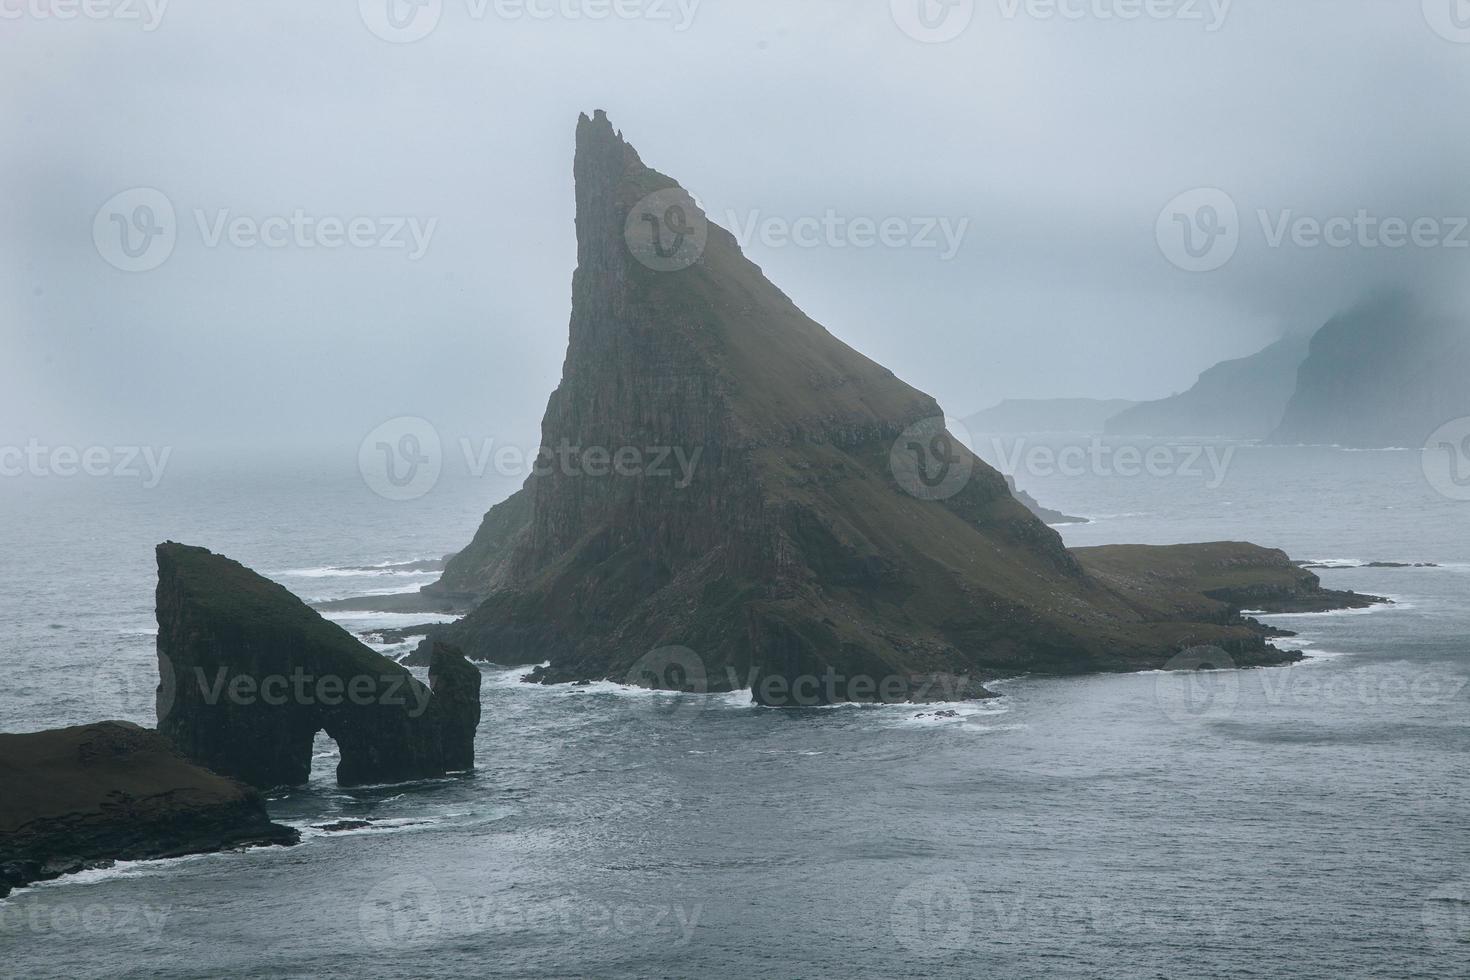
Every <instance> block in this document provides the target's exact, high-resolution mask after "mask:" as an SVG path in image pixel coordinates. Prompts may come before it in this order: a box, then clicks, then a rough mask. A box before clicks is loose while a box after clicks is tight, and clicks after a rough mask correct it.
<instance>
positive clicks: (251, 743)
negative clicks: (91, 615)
mask: <svg viewBox="0 0 1470 980" xmlns="http://www.w3.org/2000/svg"><path fill="white" fill-rule="evenodd" d="M157 600H158V664H159V673H160V676H161V678H162V683H161V684H160V687H159V699H158V728H159V731H161V732H162V733H163V734H165V735H166V736H168V738H169V739H171V740H172V741H173V742H174V744H176V745H177V746H178V747H179V748H180V749H181V750H183V752H184V753H185V754H186V755H188V756H189V757H190V758H191V759H194V760H196V761H198V762H200V763H201V764H203V765H206V766H209V767H210V768H211V769H214V770H215V771H217V772H221V773H224V774H226V775H229V776H233V777H236V778H238V779H241V780H243V781H245V782H247V783H249V784H251V785H253V786H260V787H269V786H280V785H288V786H289V785H298V784H301V783H304V782H306V780H307V777H308V775H309V773H310V771H311V753H312V742H313V739H314V738H315V736H316V733H317V732H319V731H325V732H326V733H327V734H328V735H330V736H331V737H332V738H333V739H334V740H335V741H336V743H337V747H338V749H339V750H340V753H341V762H340V763H339V765H338V766H337V781H338V782H339V783H341V784H342V785H345V786H352V785H362V784H365V783H391V782H401V781H404V780H410V779H422V778H427V777H434V776H442V775H444V774H445V773H446V772H450V771H456V770H463V769H469V768H472V767H473V765H474V734H475V728H476V726H477V725H478V724H479V718H480V704H479V691H480V672H479V670H478V669H477V668H476V667H474V666H473V665H472V664H469V663H466V662H465V661H464V659H463V658H462V657H461V656H460V655H459V654H458V653H457V652H455V651H453V650H452V649H451V648H449V647H444V646H441V647H440V648H439V651H438V654H437V657H436V661H435V668H434V669H433V670H432V671H431V673H430V686H429V687H425V686H424V685H423V684H422V683H420V682H419V681H418V680H417V679H416V678H415V677H414V676H413V675H412V674H411V673H410V672H409V671H408V670H406V669H405V668H403V667H401V666H399V665H398V664H396V663H394V662H393V661H392V660H389V659H388V658H387V657H384V656H381V655H380V654H377V653H375V652H373V651H372V650H370V649H368V648H367V647H365V646H363V645H362V644H361V643H359V642H358V641H357V640H355V639H353V637H352V636H351V635H350V634H349V633H347V632H346V631H345V630H343V629H342V628H341V627H339V626H337V625H335V624H333V623H330V622H328V621H327V620H325V619H323V618H322V617H321V616H319V615H318V614H317V613H315V612H314V611H312V610H311V609H310V608H308V607H307V606H306V605H305V604H304V603H302V602H301V600H299V599H297V598H296V597H295V596H294V595H292V594H291V593H290V592H288V591H286V589H284V588H282V587H281V586H280V585H277V584H276V583H275V582H272V581H270V580H268V579H265V578H262V577H261V576H259V575H257V574H255V573H254V572H252V571H250V570H249V569H248V568H246V567H245V566H243V565H241V564H240V563H238V562H235V561H231V560H230V559H228V558H225V557H223V556H221V555H216V554H213V553H212V552H210V551H207V550H205V549H203V548H195V547H189V546H186V545H181V544H174V543H172V542H169V543H165V544H161V545H159V546H158V595H157Z"/></svg>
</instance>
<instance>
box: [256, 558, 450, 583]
mask: <svg viewBox="0 0 1470 980" xmlns="http://www.w3.org/2000/svg"><path fill="white" fill-rule="evenodd" d="M433 560H435V559H431V558H419V559H414V560H412V561H385V562H380V563H378V564H376V565H319V566H316V567H314V568H288V569H285V570H284V571H279V572H272V573H271V576H272V577H275V576H278V575H281V576H289V577H291V578H365V577H371V576H378V575H414V576H434V577H438V576H439V574H440V571H439V570H438V569H423V568H410V567H408V566H410V565H415V564H418V563H419V562H421V561H433Z"/></svg>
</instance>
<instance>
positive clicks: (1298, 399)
mask: <svg viewBox="0 0 1470 980" xmlns="http://www.w3.org/2000/svg"><path fill="white" fill-rule="evenodd" d="M1467 374H1470V326H1467V325H1466V324H1464V323H1463V322H1460V321H1457V320H1453V319H1449V318H1442V317H1438V316H1435V315H1434V314H1431V313H1428V312H1426V311H1424V310H1422V309H1420V308H1419V307H1417V306H1416V305H1415V304H1414V303H1413V302H1411V301H1410V300H1408V299H1407V298H1405V297H1402V296H1397V295H1392V296H1387V297H1381V298H1379V299H1376V300H1374V301H1372V302H1369V303H1366V304H1364V305H1363V306H1361V307H1359V308H1357V309H1354V310H1352V311H1350V312H1348V313H1345V314H1342V315H1341V316H1338V317H1334V318H1333V319H1332V320H1330V321H1329V322H1328V323H1327V325H1326V326H1324V327H1323V328H1322V329H1321V330H1319V331H1318V332H1317V335H1316V336H1315V337H1313V338H1312V345H1311V350H1310V353H1309V354H1308V356H1307V359H1306V361H1304V362H1303V363H1302V366H1301V370H1300V372H1299V374H1298V377H1297V386H1296V393H1295V394H1294V395H1293V397H1292V399H1291V402H1290V404H1289V405H1288V406H1287V408H1286V413H1285V416H1284V417H1283V418H1282V420H1281V425H1280V427H1279V428H1278V429H1277V430H1276V431H1275V433H1274V434H1273V435H1272V436H1271V441H1272V442H1274V443H1278V444H1284V445H1294V444H1309V445H1339V446H1355V447H1367V448H1385V447H1418V446H1422V445H1424V441H1425V439H1427V438H1428V437H1429V435H1430V433H1432V432H1434V431H1435V430H1436V429H1438V428H1439V427H1440V426H1442V425H1444V424H1445V423H1447V422H1450V421H1452V420H1454V419H1457V418H1463V417H1464V416H1467V415H1470V385H1467V384H1466V383H1465V378H1466V377H1467Z"/></svg>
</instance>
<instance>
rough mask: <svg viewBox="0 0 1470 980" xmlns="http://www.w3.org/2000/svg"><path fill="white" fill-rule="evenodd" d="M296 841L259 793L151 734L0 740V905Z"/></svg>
mask: <svg viewBox="0 0 1470 980" xmlns="http://www.w3.org/2000/svg"><path fill="white" fill-rule="evenodd" d="M298 838H299V835H298V834H297V832H296V831H295V830H292V829H291V828H289V827H283V826H281V825H279V824H274V823H271V821H270V817H269V816H268V815H267V814H266V810H265V803H264V801H263V800H262V799H261V796H260V794H259V793H257V792H255V791H254V790H252V789H250V788H249V787H247V786H244V785H242V784H241V783H238V782H236V781H234V780H232V779H227V778H225V777H223V776H219V775H216V774H215V773H213V772H210V771H208V770H206V769H203V768H201V767H199V766H197V765H194V764H193V763H191V762H189V761H188V760H186V759H185V758H184V757H183V756H182V755H181V754H180V753H179V752H178V750H177V749H175V748H174V746H173V745H172V744H171V743H170V742H169V741H168V740H167V739H165V738H164V737H162V736H161V735H159V733H158V732H155V731H151V730H148V729H144V728H139V727H138V726H137V725H133V724H129V723H127V722H118V721H110V722H100V723H98V724H94V725H83V726H79V727H76V728H62V729H56V730H53V731H46V732H34V733H31V734H26V735H0V897H3V896H4V895H5V894H6V893H7V892H8V891H9V890H10V889H11V888H12V887H17V886H20V885H24V884H28V883H30V882H32V881H43V880H46V879H48V878H55V877H57V876H59V875H62V874H67V873H70V872H73V871H80V870H82V869H84V868H86V867H89V866H95V865H97V864H99V863H105V862H108V861H119V860H129V861H136V860H143V859H145V858H162V857H176V856H178V855H182V854H199V853H206V852H211V851H220V850H227V849H233V848H239V847H250V846H255V845H268V844H280V845H287V844H294V843H296V841H297V840H298Z"/></svg>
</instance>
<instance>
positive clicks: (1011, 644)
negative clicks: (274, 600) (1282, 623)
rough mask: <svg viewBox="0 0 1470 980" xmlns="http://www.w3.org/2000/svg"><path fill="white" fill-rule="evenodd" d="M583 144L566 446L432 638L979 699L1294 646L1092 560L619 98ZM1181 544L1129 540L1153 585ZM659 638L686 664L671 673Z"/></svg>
mask: <svg viewBox="0 0 1470 980" xmlns="http://www.w3.org/2000/svg"><path fill="white" fill-rule="evenodd" d="M576 142H577V147H576V161H575V166H574V176H575V182H576V203H577V216H576V229H577V256H578V265H577V269H576V272H575V274H574V276H573V280H572V313H571V324H570V334H569V341H568V346H567V355H566V362H565V365H564V369H563V376H562V381H561V384H560V386H559V387H558V388H557V389H556V391H555V392H553V393H552V396H551V400H550V404H549V405H548V407H547V410H546V414H545V417H544V420H543V422H542V432H541V439H542V446H543V447H544V448H543V459H542V460H541V462H540V463H539V464H538V466H537V468H536V471H535V472H534V473H533V474H532V476H531V477H530V478H529V479H527V481H526V483H525V485H524V487H523V488H522V489H521V490H520V491H519V492H518V493H516V494H515V495H514V496H512V497H511V498H509V499H508V500H506V501H505V502H504V503H502V504H500V505H499V506H497V507H495V508H494V509H492V510H491V511H490V512H489V514H487V515H486V517H485V520H484V523H483V525H482V526H481V528H480V532H479V534H477V535H476V536H475V539H474V541H473V542H472V543H471V544H470V545H469V546H468V547H467V548H466V549H465V550H464V551H462V552H461V553H459V554H458V555H457V556H456V557H455V558H453V559H452V560H451V561H450V562H449V564H448V566H447V568H446V570H445V573H444V575H443V577H442V579H441V581H440V582H439V583H438V584H437V585H435V586H432V587H430V588H429V589H428V590H427V592H428V593H429V595H430V596H431V597H432V596H438V597H441V598H444V597H450V598H453V599H454V600H455V601H464V602H477V603H478V605H477V606H476V607H475V608H474V610H473V611H472V612H471V613H470V614H469V615H468V616H466V617H465V618H464V619H463V620H461V621H459V622H457V623H455V624H453V625H450V626H446V627H444V628H442V629H438V630H436V631H435V633H434V634H433V636H432V637H431V638H430V639H429V640H426V641H425V644H424V646H423V648H422V649H421V651H420V652H419V654H418V656H419V657H420V659H421V660H422V658H423V657H424V656H425V655H426V654H427V652H428V650H429V649H431V647H430V644H431V643H432V642H434V639H435V638H437V639H439V640H448V641H450V642H452V643H454V644H457V645H458V646H460V647H462V648H463V649H464V650H465V651H466V652H468V653H469V655H470V656H473V657H475V658H483V659H487V660H491V661H494V662H497V663H502V664H509V665H518V664H541V663H542V662H543V661H549V663H548V664H547V665H546V666H543V667H540V668H538V669H537V670H536V671H535V672H534V675H533V676H534V678H535V679H538V680H541V681H545V682H561V681H574V680H582V679H591V678H611V679H616V680H627V681H630V682H633V683H654V684H655V685H657V686H664V685H663V684H660V683H659V681H665V682H667V686H673V687H683V688H686V689H709V690H728V689H738V688H747V687H748V688H750V689H751V690H752V691H753V694H754V696H755V698H756V700H758V701H760V702H762V703H765V704H771V705H783V706H784V705H794V704H808V703H824V702H828V701H849V700H856V701H871V700H932V699H934V698H935V692H936V690H938V691H943V692H946V693H948V694H951V695H954V696H957V697H971V696H980V695H983V694H984V691H983V690H982V689H981V688H980V687H979V684H978V683H977V681H983V680H984V679H986V678H989V677H995V676H999V675H1014V674H1017V673H1021V672H1026V671H1044V672H1050V673H1077V672H1085V671H1092V670H1116V669H1138V668H1145V667H1158V666H1162V665H1164V664H1165V663H1167V662H1168V661H1170V659H1171V658H1173V657H1174V656H1176V655H1177V654H1179V653H1180V652H1181V650H1182V649H1184V648H1186V647H1190V646H1198V645H1201V644H1214V645H1218V646H1220V647H1221V648H1222V649H1225V650H1229V651H1230V655H1231V656H1232V657H1234V658H1235V659H1236V660H1237V662H1240V663H1242V664H1248V663H1255V664H1261V663H1278V662H1282V661H1283V660H1289V659H1292V658H1293V657H1294V655H1292V654H1286V653H1282V652H1280V651H1277V650H1275V649H1272V648H1271V647H1269V646H1267V644H1266V643H1265V632H1264V631H1263V630H1261V629H1259V628H1258V627H1255V626H1253V625H1252V624H1250V623H1249V622H1247V621H1244V620H1242V619H1241V618H1240V616H1239V615H1238V610H1234V609H1231V608H1230V607H1229V605H1228V603H1224V602H1220V601H1215V600H1210V599H1207V598H1206V597H1204V596H1203V595H1200V594H1191V598H1190V600H1189V601H1176V599H1177V596H1175V594H1174V589H1175V588H1176V587H1177V588H1184V589H1186V590H1187V583H1184V584H1182V585H1181V584H1180V583H1179V582H1177V581H1171V583H1170V594H1169V597H1168V598H1167V600H1165V599H1164V598H1162V597H1158V596H1150V595H1144V594H1141V593H1140V591H1139V589H1138V588H1134V587H1129V588H1122V587H1119V585H1118V584H1116V583H1117V582H1121V581H1122V580H1123V579H1124V578H1126V576H1122V575H1120V574H1118V573H1117V571H1116V569H1114V570H1112V576H1111V577H1112V579H1113V581H1112V582H1110V581H1107V580H1104V579H1102V578H1100V577H1097V576H1094V575H1093V574H1091V573H1090V572H1089V571H1088V569H1087V568H1086V567H1085V564H1084V563H1083V562H1081V561H1079V560H1078V557H1077V556H1075V555H1074V554H1072V553H1071V552H1069V551H1068V550H1067V549H1066V548H1065V547H1064V546H1063V543H1062V539H1061V538H1060V537H1059V536H1058V534H1057V533H1056V532H1055V531H1053V530H1052V529H1051V528H1049V527H1047V526H1046V524H1045V523H1044V522H1043V521H1042V520H1040V519H1039V518H1037V517H1036V516H1035V515H1034V514H1032V513H1031V512H1030V511H1029V510H1028V509H1027V508H1026V507H1024V506H1023V505H1022V504H1021V503H1019V502H1018V501H1017V500H1016V498H1015V496H1014V495H1013V494H1012V492H1011V489H1010V488H1009V487H1008V486H1007V483H1006V480H1005V479H1004V478H1003V477H1002V476H1001V475H1000V474H999V473H997V472H996V471H995V470H993V469H992V468H990V467H989V466H987V465H986V464H985V463H984V462H982V461H981V460H979V459H978V458H976V457H975V456H974V455H973V454H972V453H971V452H970V451H969V450H968V449H967V448H966V447H965V446H964V445H963V444H961V443H960V442H959V441H958V440H956V439H954V438H953V437H952V435H951V434H950V433H949V432H948V431H947V429H946V427H945V423H944V418H943V412H942V411H941V409H940V407H939V405H938V404H937V403H936V402H935V400H934V399H933V398H931V397H930V396H929V395H927V394H925V393H924V392H922V391H919V390H917V389H915V388H913V387H911V386H909V385H908V384H905V383H904V382H903V381H901V380H899V379H898V378H896V377H895V376H894V375H893V373H892V372H891V371H889V370H888V369H886V368H884V367H883V366H882V365H880V364H876V363H874V362H873V361H871V360H869V359H868V358H867V357H864V356H863V355H862V354H860V353H858V352H857V351H855V350H853V349H852V348H851V347H849V346H847V345H846V344H844V343H843V342H842V341H840V340H838V339H837V338H836V337H834V336H833V335H832V334H831V333H829V332H828V331H827V330H826V329H825V328H824V327H822V326H821V325H820V324H818V323H816V322H815V321H813V320H812V319H811V318H809V317H808V316H806V315H805V314H804V313H802V311H801V310H799V309H798V308H797V307H796V306H795V304H793V303H792V301H791V300H790V299H789V298H787V296H786V295H785V294H784V293H782V292H781V291H780V290H779V289H778V288H776V286H774V285H773V284H772V283H771V282H770V281H769V280H767V279H766V277H765V276H764V275H763V274H762V272H761V270H760V268H759V267H757V266H756V265H755V264H754V263H753V262H751V261H750V260H749V259H747V258H746V257H745V256H744V255H743V254H742V253H741V250H740V247H739V245H738V244H737V242H736V240H735V238H734V237H733V236H732V235H731V234H730V233H729V232H727V231H725V230H724V229H723V228H720V227H719V226H717V225H716V224H714V223H713V222H711V221H710V220H709V218H708V216H707V215H706V214H705V213H704V211H703V210H702V209H701V208H700V207H699V205H698V204H697V202H696V201H695V200H694V199H693V197H692V196H691V195H690V194H689V193H688V192H686V191H685V190H684V189H683V188H681V187H680V186H679V184H678V183H677V182H675V181H674V180H673V179H671V178H669V177H667V176H665V175H664V174H661V173H659V172H658V171H656V170H653V169H651V168H649V167H647V166H645V165H644V163H643V161H642V159H641V158H640V157H639V154H638V153H637V152H636V151H635V150H634V149H633V147H632V146H630V145H629V144H628V142H627V141H626V140H624V139H623V137H622V135H621V134H620V133H618V132H616V131H615V130H614V129H613V127H612V125H611V123H610V122H609V121H608V119H607V117H606V115H605V114H603V113H602V112H598V113H596V114H594V115H593V116H592V117H590V118H589V117H587V116H583V117H582V118H581V119H580V121H579V122H578V125H577V141H576ZM594 463H595V466H594V465H593V464H594ZM1229 547H1231V548H1233V549H1234V552H1233V554H1234V556H1235V565H1236V571H1237V572H1238V573H1239V574H1240V575H1242V576H1248V575H1249V569H1250V566H1251V565H1252V563H1253V562H1254V563H1257V564H1258V565H1259V566H1260V567H1262V568H1264V567H1267V566H1270V568H1271V569H1272V571H1271V574H1275V572H1276V571H1279V570H1278V569H1275V562H1276V555H1277V553H1274V552H1267V551H1266V550H1265V549H1258V548H1254V546H1251V545H1235V546H1229ZM1154 557H1155V556H1154V555H1152V554H1151V553H1144V552H1140V553H1134V554H1130V555H1129V556H1127V558H1128V560H1130V561H1132V562H1134V563H1135V564H1137V565H1138V566H1139V567H1137V568H1136V569H1135V572H1136V578H1134V579H1130V580H1129V582H1130V586H1136V585H1137V583H1138V582H1146V581H1148V580H1149V577H1150V570H1149V568H1148V567H1147V566H1148V562H1149V561H1150V560H1152V559H1153V558H1154ZM1281 557H1282V558H1283V559H1284V556H1281ZM1181 617H1183V618H1181ZM669 650H676V651H681V652H680V653H679V654H678V656H674V657H671V656H670V655H669V653H668V651H669ZM649 657H653V658H655V659H656V660H657V661H658V662H659V663H660V664H668V663H677V665H678V666H679V667H680V669H679V670H677V671H673V672H671V673H668V674H667V675H666V672H664V671H662V670H661V669H660V670H655V671H653V672H652V674H653V675H655V679H654V680H653V681H652V682H650V681H649V680H648V677H649V674H650V671H648V670H647V669H646V668H647V666H648V664H649V660H648V658H649ZM691 667H692V668H693V669H691ZM695 675H697V677H695ZM691 677H694V678H695V679H694V680H691ZM813 681H814V682H815V683H812V682H813Z"/></svg>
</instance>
